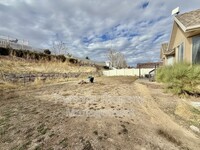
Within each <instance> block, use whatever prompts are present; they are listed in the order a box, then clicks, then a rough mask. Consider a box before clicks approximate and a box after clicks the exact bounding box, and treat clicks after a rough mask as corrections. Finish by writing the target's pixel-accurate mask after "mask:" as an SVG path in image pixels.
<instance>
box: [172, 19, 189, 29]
mask: <svg viewBox="0 0 200 150" xmlns="http://www.w3.org/2000/svg"><path fill="white" fill-rule="evenodd" d="M174 21H176V23H177V24H178V25H179V26H180V27H181V29H182V30H183V31H184V32H185V31H186V29H187V28H186V27H185V26H184V25H183V24H182V23H181V22H180V21H179V20H178V19H177V18H176V17H174Z"/></svg>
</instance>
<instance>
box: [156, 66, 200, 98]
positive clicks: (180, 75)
mask: <svg viewBox="0 0 200 150" xmlns="http://www.w3.org/2000/svg"><path fill="white" fill-rule="evenodd" d="M156 80H157V81H158V82H163V83H166V84H167V88H168V89H169V90H171V91H172V92H173V93H175V94H192V95H196V94H200V87H199V86H200V65H190V64H187V63H178V64H174V65H173V66H165V67H161V68H159V69H158V70H157V75H156Z"/></svg>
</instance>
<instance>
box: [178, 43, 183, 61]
mask: <svg viewBox="0 0 200 150" xmlns="http://www.w3.org/2000/svg"><path fill="white" fill-rule="evenodd" d="M183 56H184V47H183V43H182V44H181V45H179V46H178V62H183Z"/></svg>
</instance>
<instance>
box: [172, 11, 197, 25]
mask: <svg viewBox="0 0 200 150" xmlns="http://www.w3.org/2000/svg"><path fill="white" fill-rule="evenodd" d="M176 18H177V19H178V20H179V21H180V22H181V23H182V24H183V25H184V26H185V27H186V28H189V27H194V26H198V25H200V9H197V10H194V11H190V12H187V13H184V14H180V15H177V16H176Z"/></svg>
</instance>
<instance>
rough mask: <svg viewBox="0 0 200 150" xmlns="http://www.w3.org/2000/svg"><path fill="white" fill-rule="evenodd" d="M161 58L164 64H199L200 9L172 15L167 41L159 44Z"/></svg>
mask: <svg viewBox="0 0 200 150" xmlns="http://www.w3.org/2000/svg"><path fill="white" fill-rule="evenodd" d="M161 59H162V60H163V64H164V65H170V64H173V63H175V62H183V61H184V62H188V63H191V64H200V9H198V10H195V11H191V12H187V13H184V14H180V15H177V16H175V17H174V24H173V28H172V32H171V37H170V40H169V43H164V44H162V46H161Z"/></svg>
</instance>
